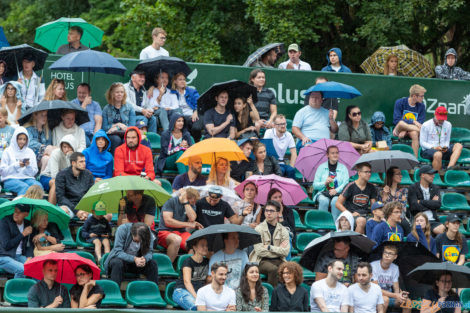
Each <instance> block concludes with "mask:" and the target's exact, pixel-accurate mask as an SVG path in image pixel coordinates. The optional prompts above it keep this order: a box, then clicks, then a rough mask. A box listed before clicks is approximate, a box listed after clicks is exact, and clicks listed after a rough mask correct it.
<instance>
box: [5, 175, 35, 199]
mask: <svg viewBox="0 0 470 313" xmlns="http://www.w3.org/2000/svg"><path fill="white" fill-rule="evenodd" d="M32 185H38V186H41V188H42V185H41V183H40V182H38V181H37V180H35V179H33V178H26V179H16V178H11V179H7V180H5V181H4V182H3V187H4V188H5V189H7V190H10V191H11V192H14V193H16V194H17V195H18V196H21V195H24V194H25V193H26V190H28V188H29V187H30V186H32Z"/></svg>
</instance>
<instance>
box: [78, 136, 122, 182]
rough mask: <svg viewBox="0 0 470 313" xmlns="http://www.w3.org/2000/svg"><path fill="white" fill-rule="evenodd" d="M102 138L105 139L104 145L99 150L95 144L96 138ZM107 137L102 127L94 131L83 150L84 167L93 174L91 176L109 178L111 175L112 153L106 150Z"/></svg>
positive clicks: (107, 147)
mask: <svg viewBox="0 0 470 313" xmlns="http://www.w3.org/2000/svg"><path fill="white" fill-rule="evenodd" d="M100 137H101V138H104V139H105V140H106V146H105V148H104V150H103V151H101V152H100V151H99V149H98V146H97V145H96V139H98V138H100ZM109 144H110V141H109V138H108V136H107V135H106V132H105V131H104V130H102V129H100V130H99V131H97V132H96V134H95V135H94V136H93V140H92V142H91V145H90V146H89V147H88V148H86V149H85V150H83V154H84V155H85V160H86V168H87V169H88V170H89V171H90V172H91V173H92V174H93V176H94V177H95V178H96V177H99V178H103V179H105V178H111V177H113V166H114V160H113V156H112V154H111V153H110V152H109V151H108V149H109Z"/></svg>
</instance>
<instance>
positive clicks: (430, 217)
mask: <svg viewBox="0 0 470 313" xmlns="http://www.w3.org/2000/svg"><path fill="white" fill-rule="evenodd" d="M419 187H420V188H421V191H422V192H423V198H424V200H431V193H430V192H429V187H428V188H424V187H423V186H421V185H419ZM423 213H424V214H426V216H427V217H428V220H430V221H434V216H433V215H432V211H431V210H426V211H423Z"/></svg>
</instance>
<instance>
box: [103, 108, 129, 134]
mask: <svg viewBox="0 0 470 313" xmlns="http://www.w3.org/2000/svg"><path fill="white" fill-rule="evenodd" d="M115 112H116V111H115V110H114V107H113V106H112V105H111V104H107V105H106V106H105V107H104V108H103V130H104V131H106V132H107V131H108V130H109V129H110V128H111V127H112V126H113V124H114V123H113V121H114V117H115V114H116V113H115ZM120 113H121V119H122V123H123V124H125V125H127V126H135V112H134V110H133V109H132V107H131V105H129V104H127V103H126V104H125V105H123V106H121V109H120Z"/></svg>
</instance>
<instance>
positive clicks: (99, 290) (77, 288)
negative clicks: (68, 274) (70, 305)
mask: <svg viewBox="0 0 470 313" xmlns="http://www.w3.org/2000/svg"><path fill="white" fill-rule="evenodd" d="M82 291H83V286H80V285H77V284H75V285H73V286H72V288H71V289H70V296H71V300H73V301H75V302H78V303H80V296H79V297H78V299H74V298H73V295H74V294H75V293H77V295H81V294H82ZM94 294H100V295H103V297H102V298H101V299H100V300H98V302H96V307H97V308H99V307H100V306H101V301H102V300H103V299H104V297H105V294H104V291H103V289H102V288H101V287H100V285H98V284H96V285H94V286H93V288H91V290H90V291H89V292H88V295H87V297H88V298H90V297H91V296H92V295H94Z"/></svg>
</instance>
